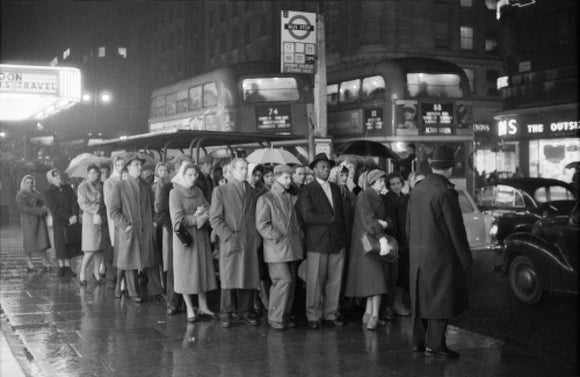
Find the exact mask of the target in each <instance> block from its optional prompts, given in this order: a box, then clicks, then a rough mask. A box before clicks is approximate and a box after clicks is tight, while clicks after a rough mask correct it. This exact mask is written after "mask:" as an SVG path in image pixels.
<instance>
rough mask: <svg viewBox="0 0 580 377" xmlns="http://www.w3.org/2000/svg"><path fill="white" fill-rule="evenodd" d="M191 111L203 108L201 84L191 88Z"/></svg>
mask: <svg viewBox="0 0 580 377" xmlns="http://www.w3.org/2000/svg"><path fill="white" fill-rule="evenodd" d="M188 106H189V111H192V110H197V109H201V85H198V86H194V87H193V88H189V105H188Z"/></svg>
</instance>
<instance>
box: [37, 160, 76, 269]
mask: <svg viewBox="0 0 580 377" xmlns="http://www.w3.org/2000/svg"><path fill="white" fill-rule="evenodd" d="M46 179H47V180H48V183H49V185H48V187H47V189H46V190H45V191H44V201H45V202H46V205H47V207H48V209H49V211H50V214H51V215H52V227H53V228H52V229H53V234H54V245H53V247H54V251H55V253H56V259H57V260H58V266H59V270H58V274H57V275H58V276H65V275H67V276H76V274H75V273H74V272H73V270H72V269H71V268H70V263H71V259H72V258H74V257H76V256H77V255H81V251H80V248H81V245H80V244H77V243H74V242H72V241H71V239H70V238H69V239H68V242H67V237H66V232H67V227H68V226H69V225H74V224H76V223H78V217H77V215H78V212H79V205H78V203H77V197H76V195H75V193H74V191H73V189H72V188H71V187H70V186H69V185H67V184H65V183H64V182H63V180H62V177H61V173H60V171H59V170H58V169H51V170H49V171H48V172H47V173H46Z"/></svg>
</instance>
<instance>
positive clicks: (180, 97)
mask: <svg viewBox="0 0 580 377" xmlns="http://www.w3.org/2000/svg"><path fill="white" fill-rule="evenodd" d="M187 100H188V98H187V89H184V90H180V91H179V92H177V106H176V109H177V112H178V113H186V112H187Z"/></svg>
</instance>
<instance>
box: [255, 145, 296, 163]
mask: <svg viewBox="0 0 580 377" xmlns="http://www.w3.org/2000/svg"><path fill="white" fill-rule="evenodd" d="M246 160H247V161H248V162H253V163H254V164H268V163H269V164H298V165H299V164H300V160H298V159H297V158H296V156H294V155H293V154H292V153H290V152H288V151H285V150H284V149H276V148H261V149H256V150H255V151H253V152H252V153H250V154H249V155H248V157H246Z"/></svg>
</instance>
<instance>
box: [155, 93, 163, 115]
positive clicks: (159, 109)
mask: <svg viewBox="0 0 580 377" xmlns="http://www.w3.org/2000/svg"><path fill="white" fill-rule="evenodd" d="M164 115H165V96H158V97H155V98H153V116H154V117H161V116H164Z"/></svg>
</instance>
